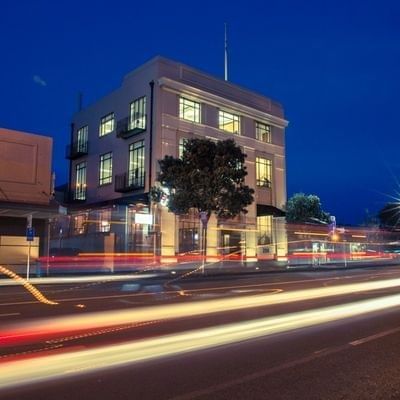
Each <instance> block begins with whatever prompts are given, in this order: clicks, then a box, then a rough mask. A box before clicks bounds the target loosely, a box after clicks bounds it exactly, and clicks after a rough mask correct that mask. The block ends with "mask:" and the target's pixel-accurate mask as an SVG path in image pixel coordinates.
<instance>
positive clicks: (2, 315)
mask: <svg viewBox="0 0 400 400" xmlns="http://www.w3.org/2000/svg"><path fill="white" fill-rule="evenodd" d="M12 315H21V313H19V312H14V313H8V314H0V317H11V316H12Z"/></svg>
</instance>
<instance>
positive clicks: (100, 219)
mask: <svg viewBox="0 0 400 400" xmlns="http://www.w3.org/2000/svg"><path fill="white" fill-rule="evenodd" d="M96 220H97V223H96V231H97V232H110V230H111V210H108V209H106V210H99V211H97V218H96Z"/></svg>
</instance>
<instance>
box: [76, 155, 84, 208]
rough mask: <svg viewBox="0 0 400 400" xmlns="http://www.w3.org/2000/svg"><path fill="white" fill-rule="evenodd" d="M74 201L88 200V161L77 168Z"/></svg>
mask: <svg viewBox="0 0 400 400" xmlns="http://www.w3.org/2000/svg"><path fill="white" fill-rule="evenodd" d="M74 200H86V161H84V162H81V163H79V164H77V165H76V167H75V191H74Z"/></svg>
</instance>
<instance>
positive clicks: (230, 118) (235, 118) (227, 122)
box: [219, 110, 240, 134]
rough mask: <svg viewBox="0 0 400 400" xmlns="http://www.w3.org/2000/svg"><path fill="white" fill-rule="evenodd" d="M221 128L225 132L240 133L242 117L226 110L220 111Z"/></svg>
mask: <svg viewBox="0 0 400 400" xmlns="http://www.w3.org/2000/svg"><path fill="white" fill-rule="evenodd" d="M219 129H222V130H223V131H225V132H230V133H236V134H240V117H239V115H235V114H231V113H228V112H226V111H221V110H220V111H219Z"/></svg>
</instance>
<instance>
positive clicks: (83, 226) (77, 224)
mask: <svg viewBox="0 0 400 400" xmlns="http://www.w3.org/2000/svg"><path fill="white" fill-rule="evenodd" d="M87 224H88V214H87V213H85V214H79V215H75V216H74V218H73V234H74V235H83V234H85V233H86V232H87Z"/></svg>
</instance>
